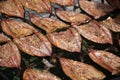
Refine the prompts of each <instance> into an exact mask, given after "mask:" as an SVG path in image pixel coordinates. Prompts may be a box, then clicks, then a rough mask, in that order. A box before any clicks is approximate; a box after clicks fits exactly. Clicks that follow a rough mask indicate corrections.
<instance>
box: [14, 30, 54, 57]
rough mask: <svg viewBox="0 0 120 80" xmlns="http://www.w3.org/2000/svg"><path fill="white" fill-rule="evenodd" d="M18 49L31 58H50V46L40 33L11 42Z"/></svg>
mask: <svg viewBox="0 0 120 80" xmlns="http://www.w3.org/2000/svg"><path fill="white" fill-rule="evenodd" d="M13 41H14V42H15V43H16V45H17V46H18V48H19V49H20V50H21V51H23V52H25V53H26V54H29V55H32V56H40V57H43V56H51V54H52V46H51V44H50V42H49V41H48V40H47V38H46V37H45V36H44V35H43V34H42V33H40V32H36V33H35V34H32V35H30V36H27V37H21V38H15V39H14V40H13Z"/></svg>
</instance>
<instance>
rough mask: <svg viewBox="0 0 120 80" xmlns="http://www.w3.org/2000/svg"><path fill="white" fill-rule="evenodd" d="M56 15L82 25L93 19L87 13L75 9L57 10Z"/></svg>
mask: <svg viewBox="0 0 120 80" xmlns="http://www.w3.org/2000/svg"><path fill="white" fill-rule="evenodd" d="M56 15H57V16H58V17H59V18H61V19H62V20H64V21H66V22H70V23H71V24H72V25H80V24H82V23H87V22H89V21H90V20H91V18H90V17H88V16H87V15H85V14H82V13H77V12H73V11H63V10H56Z"/></svg>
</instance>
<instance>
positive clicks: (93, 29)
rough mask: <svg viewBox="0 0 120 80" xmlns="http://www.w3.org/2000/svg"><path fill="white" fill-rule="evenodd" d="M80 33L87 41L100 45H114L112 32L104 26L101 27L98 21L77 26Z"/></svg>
mask: <svg viewBox="0 0 120 80" xmlns="http://www.w3.org/2000/svg"><path fill="white" fill-rule="evenodd" d="M73 27H75V28H76V29H77V30H78V32H79V33H80V34H81V35H82V36H83V37H85V38H86V39H88V40H90V41H93V42H95V43H100V44H113V43H112V35H111V32H110V31H109V30H108V29H107V28H106V27H104V26H100V25H99V23H98V22H97V21H91V22H89V23H88V24H84V25H80V26H76V25H74V26H73Z"/></svg>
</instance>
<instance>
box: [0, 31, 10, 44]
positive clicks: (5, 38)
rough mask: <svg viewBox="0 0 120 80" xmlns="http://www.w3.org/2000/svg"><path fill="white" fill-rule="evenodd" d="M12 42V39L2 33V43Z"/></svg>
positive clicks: (0, 35)
mask: <svg viewBox="0 0 120 80" xmlns="http://www.w3.org/2000/svg"><path fill="white" fill-rule="evenodd" d="M7 41H10V39H9V38H8V37H7V36H5V35H4V34H1V33H0V43H2V42H7Z"/></svg>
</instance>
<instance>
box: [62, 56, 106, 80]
mask: <svg viewBox="0 0 120 80" xmlns="http://www.w3.org/2000/svg"><path fill="white" fill-rule="evenodd" d="M60 63H61V66H62V69H63V71H64V73H65V74H66V75H67V76H69V77H70V78H71V79H72V80H103V79H104V78H105V75H104V74H103V73H102V72H101V71H99V70H97V69H96V68H94V67H93V66H91V65H88V64H85V63H82V62H78V61H74V60H70V59H66V58H60Z"/></svg>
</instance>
